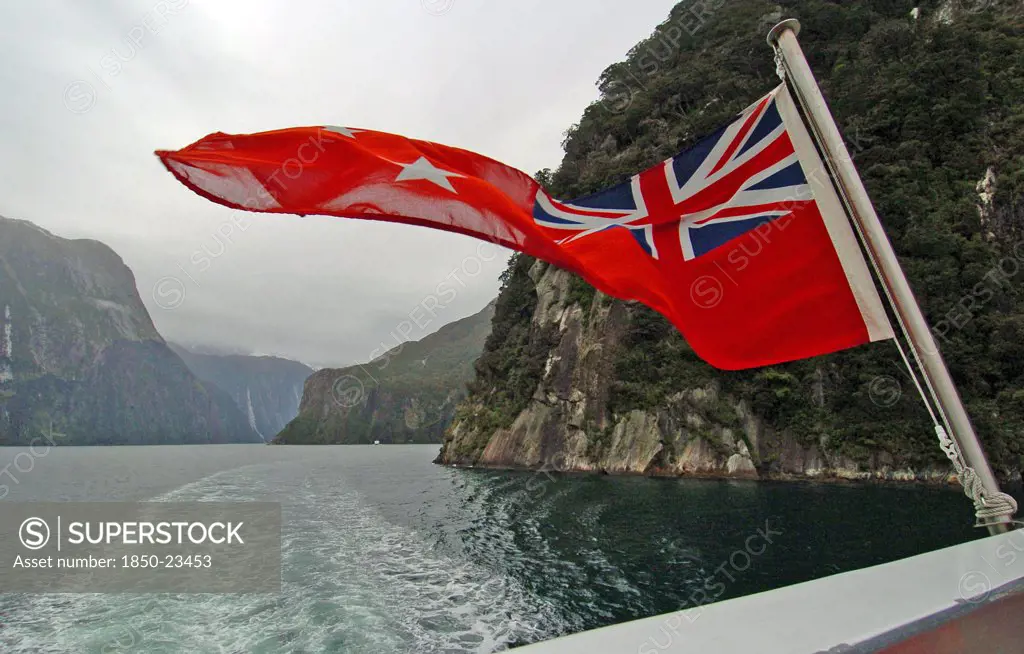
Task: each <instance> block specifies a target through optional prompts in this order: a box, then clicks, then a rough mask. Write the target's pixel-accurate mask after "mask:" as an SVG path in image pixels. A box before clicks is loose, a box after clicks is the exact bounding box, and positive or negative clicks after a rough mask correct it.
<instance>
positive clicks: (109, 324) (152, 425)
mask: <svg viewBox="0 0 1024 654" xmlns="http://www.w3.org/2000/svg"><path fill="white" fill-rule="evenodd" d="M43 437H45V438H46V439H49V440H52V441H53V442H54V443H57V444H68V445H119V444H132V445H145V444H167V443H246V442H260V437H259V435H258V434H257V433H256V431H255V430H253V429H252V428H251V427H250V426H249V421H248V420H247V419H246V416H245V415H243V413H242V411H240V410H239V408H238V407H237V406H235V403H234V402H233V401H232V399H231V397H229V396H228V394H227V393H226V392H224V391H222V390H220V389H219V388H217V387H215V386H212V385H209V384H204V383H203V382H201V381H200V380H199V379H197V378H196V376H195V375H194V374H193V373H192V372H191V371H190V370H189V369H188V367H186V365H185V363H184V362H183V361H182V360H181V358H180V357H179V356H178V355H177V354H175V353H174V352H173V351H172V350H171V349H170V348H169V347H168V346H167V344H166V343H165V342H164V339H163V338H162V337H161V336H160V334H159V333H158V332H157V330H156V328H155V327H154V326H153V321H152V320H151V319H150V316H149V313H148V312H147V311H146V307H145V305H143V303H142V300H141V298H140V297H139V293H138V290H137V289H136V287H135V278H134V276H133V275H132V272H131V270H129V269H128V267H127V266H126V265H125V264H124V262H123V261H122V260H121V258H120V257H118V256H117V254H115V253H114V251H113V250H111V249H110V248H109V247H107V246H106V245H104V244H102V243H100V242H98V241H93V240H87V239H79V240H68V239H64V238H60V237H57V236H54V235H53V234H51V233H50V232H48V231H46V230H44V229H42V228H40V227H37V226H36V225H34V224H32V223H30V222H27V221H23V220H11V219H7V218H2V217H0V444H3V445H12V444H14V445H16V444H29V443H33V442H37V443H38V442H41V441H40V440H39V439H40V438H43Z"/></svg>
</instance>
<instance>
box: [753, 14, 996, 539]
mask: <svg viewBox="0 0 1024 654" xmlns="http://www.w3.org/2000/svg"><path fill="white" fill-rule="evenodd" d="M799 31H800V23H799V22H797V21H796V20H793V19H790V20H787V21H783V22H781V23H779V24H778V25H776V26H775V27H773V28H772V30H771V32H769V34H768V43H769V44H770V45H771V46H772V47H773V48H774V49H775V51H776V54H777V56H778V57H780V59H781V64H782V66H783V68H784V70H785V73H786V76H787V78H788V80H789V82H790V83H791V84H792V86H793V88H794V90H795V92H796V95H797V98H796V100H797V102H798V103H799V104H800V105H801V107H802V108H803V110H804V112H805V114H806V116H807V119H808V121H809V122H810V123H811V127H812V128H813V131H814V132H816V133H817V135H818V137H819V141H820V143H819V145H820V146H821V147H822V149H823V150H824V154H825V156H826V157H827V158H828V159H829V160H830V161H831V163H832V165H833V168H834V170H833V172H834V175H835V177H836V178H838V179H835V182H836V184H837V186H839V188H838V190H839V192H840V193H841V194H842V195H843V196H845V198H846V200H847V203H848V205H849V207H850V209H851V213H852V214H853V215H852V218H853V220H854V221H856V223H857V225H858V226H859V227H860V231H861V232H862V233H863V235H864V240H865V241H866V243H865V245H866V247H867V250H868V253H869V255H870V256H871V258H872V259H873V260H874V262H875V264H876V265H877V268H878V271H879V275H880V277H881V282H882V284H883V285H884V286H885V288H886V290H887V291H888V296H889V297H890V299H891V300H892V304H893V309H894V310H895V311H896V313H897V314H898V316H899V318H900V319H901V321H902V323H903V325H904V327H905V330H906V333H907V338H908V340H909V343H910V347H911V349H912V350H913V352H914V354H915V357H916V359H917V361H918V362H919V364H920V366H921V368H922V373H923V374H924V377H925V380H926V381H927V382H928V386H929V388H930V389H932V392H933V394H934V396H935V399H936V402H937V403H938V405H939V409H940V413H941V414H942V416H943V417H944V418H945V420H946V421H948V426H949V428H950V430H951V431H952V435H953V438H954V439H955V442H956V444H957V445H959V449H960V451H961V452H962V453H963V457H964V459H965V460H966V464H967V466H970V468H973V470H974V473H975V474H976V475H977V480H978V482H980V485H981V489H979V490H980V497H981V500H982V501H984V500H985V499H986V498H991V499H992V500H997V501H999V502H1003V503H1004V504H1000V505H999V506H1000V507H1002V506H1004V505H1005V504H1011V505H1012V499H1011V501H1010V502H1009V503H1006V501H1005V499H1003V498H1006V496H1005V495H1003V494H1002V493H1001V492H1000V490H999V485H998V483H997V482H996V478H995V475H993V474H992V469H991V467H989V463H988V460H987V459H986V458H985V452H984V450H983V449H982V447H981V443H980V441H979V440H978V436H977V435H976V434H975V433H974V427H972V426H971V420H970V418H969V417H968V416H967V411H966V410H965V409H964V405H963V402H962V401H961V399H960V394H959V393H958V392H957V389H956V386H955V385H954V384H953V379H952V377H950V375H949V370H948V369H947V368H946V364H945V362H944V361H943V360H942V355H941V354H940V353H939V348H938V345H937V344H936V343H935V339H934V338H933V337H932V333H931V331H930V330H929V328H928V323H927V322H925V319H924V315H923V314H922V313H921V308H920V307H919V306H918V304H917V300H916V299H915V298H914V294H913V292H912V291H911V290H910V285H909V284H908V283H907V278H906V276H905V275H904V274H903V269H902V268H901V267H900V263H899V260H898V259H897V258H896V254H895V252H893V249H892V244H891V243H890V242H889V238H888V237H887V236H886V234H885V230H884V229H883V228H882V223H881V222H880V221H879V219H878V215H877V214H876V213H875V208H874V206H873V205H872V204H871V199H870V198H869V197H868V194H867V191H866V190H865V188H864V184H863V182H862V181H861V179H860V176H859V175H858V174H857V169H856V168H854V166H853V160H852V158H851V157H850V153H849V152H848V151H847V149H846V145H845V144H844V143H843V138H842V136H841V135H840V133H839V128H838V127H836V124H835V121H834V120H833V118H832V114H831V112H830V111H829V109H828V105H826V104H825V98H824V97H823V96H822V94H821V89H819V88H818V84H817V82H815V80H814V75H813V73H812V72H811V68H810V66H809V65H808V64H807V60H806V59H805V58H804V54H803V51H802V50H801V48H800V44H799V42H797V38H796V37H797V34H798V33H799ZM911 373H912V374H913V371H911ZM937 430H939V431H940V434H939V436H940V439H941V438H942V436H943V434H942V433H941V431H942V430H941V427H939V426H937ZM958 472H962V471H960V470H958ZM960 481H961V482H962V483H963V482H964V481H965V480H964V479H963V478H961V480H960ZM968 491H970V489H968ZM975 499H976V500H977V499H978V498H975ZM976 503H977V502H976ZM1013 512H1014V509H1011V508H1009V507H1008V508H1007V510H1006V511H1005V512H1004V513H1001V514H1000V515H997V516H989V517H988V518H987V520H986V521H985V523H984V524H985V526H987V527H988V528H989V531H990V532H991V533H993V534H995V533H1003V532H1005V531H1007V528H1008V525H1009V524H1010V522H1011V520H1012V517H1013ZM979 517H980V516H979Z"/></svg>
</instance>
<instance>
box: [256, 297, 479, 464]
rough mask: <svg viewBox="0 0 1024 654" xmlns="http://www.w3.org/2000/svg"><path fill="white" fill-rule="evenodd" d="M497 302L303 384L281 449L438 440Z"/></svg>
mask: <svg viewBox="0 0 1024 654" xmlns="http://www.w3.org/2000/svg"><path fill="white" fill-rule="evenodd" d="M493 315H494V303H493V302H492V303H490V304H488V305H487V306H486V307H484V309H483V310H482V311H480V312H479V313H477V314H475V315H472V316H469V317H468V318H463V319H462V320H458V321H456V322H453V323H451V324H449V325H445V326H444V327H442V328H441V329H439V330H438V331H437V332H435V333H433V334H431V335H430V336H427V337H426V338H424V339H422V340H419V341H412V342H408V343H404V344H402V345H400V346H398V347H395V348H393V349H392V350H390V351H389V352H387V353H385V354H383V355H382V356H380V357H377V358H376V359H374V360H372V361H370V362H369V363H366V364H363V365H357V366H350V367H347V368H340V369H326V368H325V369H323V370H320V371H318V372H316V373H314V374H313V375H312V376H311V377H310V378H309V379H308V380H307V381H306V385H305V390H304V393H303V396H302V404H301V406H300V408H299V415H298V417H296V418H295V419H294V420H292V421H291V423H289V424H288V426H287V427H285V429H284V430H283V431H282V432H281V433H280V434H279V435H278V436H277V438H276V439H275V441H274V442H275V443H281V444H302V443H305V444H313V443H317V444H325V443H342V444H358V443H373V442H374V441H380V442H381V443H440V442H441V438H442V436H443V434H444V431H445V429H446V428H447V427H448V425H449V424H450V423H451V421H452V419H453V418H454V416H455V408H456V405H457V404H458V403H459V402H460V401H461V400H462V399H463V398H464V397H465V396H466V387H465V385H466V383H467V382H468V381H470V380H471V379H473V376H474V368H473V365H474V362H475V361H476V360H477V358H478V357H479V355H480V352H481V351H482V350H483V347H484V341H485V340H486V339H487V335H488V334H490V332H491V318H492V316H493Z"/></svg>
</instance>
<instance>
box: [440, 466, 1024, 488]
mask: <svg viewBox="0 0 1024 654" xmlns="http://www.w3.org/2000/svg"><path fill="white" fill-rule="evenodd" d="M434 464H435V465H439V466H443V467H446V468H457V469H462V470H493V471H504V472H520V473H537V474H552V475H565V476H584V475H594V476H610V477H645V478H648V479H666V480H671V479H697V480H701V481H746V482H769V483H804V484H814V483H818V484H829V485H839V486H842V485H851V486H855V485H880V486H889V485H892V486H913V485H918V486H929V487H933V488H952V489H960V488H961V486H960V482H959V479H958V478H957V476H956V474H955V473H954V472H953V470H952V468H950V471H949V473H948V474H946V475H922V476H918V475H917V474H916V473H915V474H914V476H913V477H911V476H910V475H909V474H908V475H892V474H890V475H888V476H886V475H885V474H884V473H882V472H881V471H875V472H863V473H856V474H855V475H854V474H849V475H842V474H834V473H833V474H821V475H798V474H792V473H773V474H769V475H766V476H761V475H756V474H753V475H751V474H744V475H731V474H729V473H727V472H711V471H705V472H686V473H683V474H674V473H658V472H653V473H647V472H635V471H616V472H609V471H607V470H586V469H570V470H554V469H544V468H530V467H525V466H513V465H492V464H483V465H480V464H464V463H444V462H440V461H437V460H435V461H434ZM890 472H891V473H892V472H897V473H898V472H910V471H909V470H907V471H890ZM996 478H997V480H998V482H999V484H1000V485H1004V486H1007V487H1010V488H1015V487H1022V486H1024V482H1022V479H1021V474H1020V472H1017V473H1016V474H1015V475H1014V474H1011V475H1009V476H1007V475H997V476H996Z"/></svg>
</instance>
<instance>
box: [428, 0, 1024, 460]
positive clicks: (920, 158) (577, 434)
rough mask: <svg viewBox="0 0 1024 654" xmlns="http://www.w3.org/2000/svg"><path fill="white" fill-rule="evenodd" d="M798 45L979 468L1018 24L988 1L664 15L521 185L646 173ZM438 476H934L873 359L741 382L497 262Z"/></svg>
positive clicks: (1010, 147)
mask: <svg viewBox="0 0 1024 654" xmlns="http://www.w3.org/2000/svg"><path fill="white" fill-rule="evenodd" d="M789 17H795V18H798V19H799V20H800V21H801V23H802V26H803V30H802V32H801V33H800V41H801V44H802V46H803V48H804V50H805V52H806V54H807V57H808V59H809V61H810V64H811V67H812V68H813V70H814V72H815V74H816V75H817V77H818V79H819V81H820V83H821V86H822V89H823V91H824V93H825V96H826V97H827V99H828V100H829V102H830V105H831V108H832V111H833V114H834V115H835V117H836V120H837V122H838V123H839V127H840V129H841V131H842V132H843V133H844V135H845V138H846V139H847V142H848V143H847V144H848V147H849V149H850V151H851V153H852V154H853V156H854V159H855V164H856V166H857V167H858V169H859V170H860V172H861V175H862V177H863V179H864V181H865V183H866V185H867V187H868V190H869V192H870V194H871V196H872V198H873V200H874V203H875V206H876V208H877V209H878V213H879V214H880V216H881V218H882V221H883V222H884V224H885V227H886V230H887V232H888V234H889V237H890V239H891V240H892V242H893V245H894V247H895V248H896V250H897V253H898V255H899V256H900V259H901V261H902V263H903V266H904V267H905V270H906V272H907V275H908V276H909V278H910V281H911V284H912V286H913V288H914V289H915V291H916V293H917V294H918V297H919V300H920V302H921V305H922V308H923V309H924V311H925V313H926V316H927V319H928V321H929V323H930V324H931V325H933V326H934V328H935V332H936V334H938V336H939V337H940V338H939V340H940V345H941V347H942V349H943V353H944V354H945V356H946V359H947V362H948V363H949V365H950V368H951V370H952V373H953V375H954V377H955V379H956V381H957V382H958V384H959V386H960V389H961V391H962V393H963V395H964V397H965V400H966V402H967V404H968V409H969V411H970V413H971V415H972V417H973V419H974V421H975V424H976V427H977V429H978V431H979V433H980V434H981V436H982V438H983V440H984V443H985V447H986V449H987V451H988V454H989V456H990V458H991V460H992V462H993V464H994V466H995V467H996V468H997V469H998V471H999V472H1000V473H1001V474H1002V475H1003V476H1011V477H1014V476H1015V477H1019V475H1020V469H1021V466H1022V460H1021V459H1022V453H1024V298H1022V297H1021V295H1020V293H1019V289H1020V281H1021V279H1022V275H1021V269H1022V262H1024V245H1022V244H1021V238H1022V232H1024V15H1022V3H1020V2H1011V1H1009V0H1006V1H1000V0H990V1H986V2H973V1H972V2H961V1H957V0H942V1H939V0H935V1H927V2H925V1H922V2H910V1H898V0H862V1H852V2H851V1H844V2H828V1H825V0H793V1H790V2H779V3H774V2H764V1H762V0H730V1H727V2H701V1H696V2H683V3H680V4H679V5H677V6H676V7H675V8H674V9H673V10H672V12H671V16H670V17H669V19H668V20H667V21H666V22H665V23H663V24H662V25H660V26H659V27H658V28H657V30H656V31H655V32H654V33H653V34H652V36H651V37H650V38H649V39H647V40H645V41H644V42H642V43H640V44H638V45H637V46H636V47H635V48H633V50H631V51H630V52H629V54H628V56H627V58H626V60H625V61H623V62H620V63H617V64H614V65H612V66H610V67H609V68H608V69H607V70H605V72H604V73H603V74H602V76H601V77H600V79H599V80H598V87H599V89H600V91H601V100H600V101H599V102H596V103H595V104H593V105H591V106H590V107H589V108H588V109H587V110H586V111H585V112H584V115H583V117H582V118H581V120H580V121H579V123H577V124H576V125H573V126H572V127H570V128H569V129H568V131H567V132H566V134H565V141H564V147H565V157H564V159H563V160H562V163H561V165H560V166H559V167H558V168H557V169H556V170H554V171H551V170H544V171H541V172H540V173H539V174H538V179H539V181H541V182H542V183H543V184H545V185H546V186H547V187H548V188H549V190H550V191H551V192H552V193H553V195H555V196H556V197H561V198H571V197H576V196H580V195H584V194H587V193H590V192H593V191H596V190H599V189H601V188H604V187H607V186H610V185H613V184H615V183H618V182H621V181H624V180H625V179H627V178H628V177H629V176H630V175H632V174H634V173H637V172H639V171H641V170H643V169H645V168H646V167H648V166H650V165H653V164H655V163H656V162H658V161H661V160H663V159H666V158H668V157H670V156H672V155H674V154H675V153H677V152H678V151H680V150H682V149H683V148H685V147H687V145H688V144H691V143H693V142H694V141H695V140H696V139H698V138H699V137H701V136H703V135H706V134H708V133H710V132H712V131H713V130H714V129H715V128H717V127H718V126H720V125H722V124H724V123H725V122H727V121H728V120H729V119H730V117H731V116H733V115H735V114H736V113H737V112H739V111H740V110H742V109H743V108H744V107H745V106H747V105H748V104H749V103H751V102H752V101H754V100H755V99H757V98H759V97H761V96H762V95H763V94H764V93H766V92H767V91H768V90H770V89H771V88H772V87H773V86H775V85H776V84H778V78H777V77H776V72H775V62H774V61H773V57H772V53H771V51H770V49H769V47H768V46H767V45H766V43H765V35H766V33H767V31H768V29H769V28H770V27H771V26H772V25H773V24H775V23H776V22H778V21H779V20H780V19H782V18H789ZM439 461H441V462H448V463H462V464H479V465H499V466H504V465H512V466H526V467H548V468H553V469H584V470H597V469H603V470H609V471H633V472H646V473H649V474H682V473H692V472H703V473H709V474H731V475H748V476H754V475H758V476H766V475H787V474H794V475H810V476H817V475H833V474H836V475H842V476H850V477H864V476H881V477H889V478H914V477H917V478H921V477H941V476H944V475H945V474H946V473H947V472H948V470H949V467H948V465H947V464H946V462H945V461H944V459H943V457H942V454H941V452H940V450H939V448H938V447H937V445H936V442H935V437H934V434H933V432H932V430H931V429H930V427H929V421H928V418H927V416H926V414H925V412H924V410H923V407H922V405H921V402H920V400H919V398H918V397H917V395H916V393H915V391H914V390H913V387H912V385H911V383H910V381H909V379H908V378H907V377H906V376H905V373H904V372H903V370H902V364H901V363H900V361H899V357H898V355H897V353H896V350H895V348H894V346H893V344H892V343H890V342H883V343H877V344H874V345H870V346H863V347H860V348H856V349H854V350H850V351H846V352H841V353H838V354H834V355H830V356H825V357H819V358H816V359H813V360H808V361H801V362H795V363H790V364H786V365H779V366H773V367H770V368H763V369H758V370H751V371H744V372H723V371H719V370H715V369H712V368H710V367H709V366H707V365H706V364H704V363H703V362H701V361H700V360H699V359H697V358H696V357H695V356H694V355H693V353H692V352H691V351H690V349H689V348H688V347H687V345H686V343H685V342H684V341H683V339H682V338H681V337H680V335H679V334H678V333H677V332H676V331H675V330H674V329H673V328H672V327H671V326H670V325H669V324H668V322H667V321H666V320H664V319H663V318H662V317H661V316H659V315H657V314H655V313H653V312H652V311H650V310H648V309H646V308H644V307H642V306H639V305H637V304H633V303H624V302H620V301H617V300H613V299H610V298H608V297H606V296H603V295H602V294H600V293H595V292H594V291H593V289H591V288H590V287H589V286H587V285H586V284H585V283H583V282H582V281H580V280H579V279H577V278H575V277H573V276H572V275H569V274H568V273H565V272H563V271H559V270H556V269H554V268H552V267H551V266H548V265H546V264H544V263H542V262H535V261H533V260H531V259H529V258H528V257H525V256H517V257H516V258H515V259H514V261H513V263H512V265H511V267H510V268H509V270H508V271H507V273H506V275H505V278H504V286H503V288H502V292H501V295H500V296H499V298H498V301H497V307H496V314H495V318H494V329H493V333H492V335H491V337H490V338H489V340H488V342H487V345H486V347H485V350H484V353H483V355H482V356H481V359H480V361H479V363H478V364H477V375H476V379H475V381H474V382H473V384H472V392H471V395H470V396H469V398H468V399H467V400H466V402H464V403H463V405H462V406H461V407H460V408H459V413H458V417H457V418H456V421H455V423H454V424H453V426H452V428H451V429H450V430H449V432H448V433H447V435H446V439H445V444H444V446H443V449H442V452H441V455H440V456H439Z"/></svg>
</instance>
